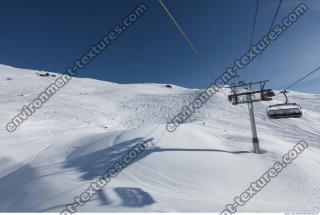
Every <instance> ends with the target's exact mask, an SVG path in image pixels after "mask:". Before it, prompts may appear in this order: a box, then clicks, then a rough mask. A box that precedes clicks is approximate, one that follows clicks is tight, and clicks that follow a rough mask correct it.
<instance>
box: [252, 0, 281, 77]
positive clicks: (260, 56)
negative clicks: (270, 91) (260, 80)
mask: <svg viewBox="0 0 320 215" xmlns="http://www.w3.org/2000/svg"><path fill="white" fill-rule="evenodd" d="M282 1H283V0H280V2H279V4H278V7H277V10H276V13H275V14H274V16H273V19H272V23H271V26H270V29H269V32H268V33H270V32H271V30H272V29H273V25H274V23H275V21H276V18H277V16H278V13H279V10H280V7H281V4H282ZM263 53H264V52H262V53H261V54H260V55H259V57H258V60H257V63H256V66H255V69H254V70H253V73H252V76H251V81H252V80H253V78H254V76H255V74H256V72H257V70H258V67H259V64H260V61H261V58H262V55H263Z"/></svg>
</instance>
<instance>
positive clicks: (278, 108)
mask: <svg viewBox="0 0 320 215" xmlns="http://www.w3.org/2000/svg"><path fill="white" fill-rule="evenodd" d="M280 93H282V94H283V95H284V96H285V98H286V101H285V103H283V104H275V105H269V106H268V107H267V109H266V112H267V116H268V117H269V119H281V118H300V117H302V110H301V107H300V106H299V105H297V104H296V103H288V98H287V95H286V93H288V91H286V90H285V91H281V92H280Z"/></svg>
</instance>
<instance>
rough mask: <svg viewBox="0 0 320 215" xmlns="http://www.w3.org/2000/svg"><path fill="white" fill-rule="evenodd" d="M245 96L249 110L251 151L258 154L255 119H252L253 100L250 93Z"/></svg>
mask: <svg viewBox="0 0 320 215" xmlns="http://www.w3.org/2000/svg"><path fill="white" fill-rule="evenodd" d="M247 98H248V110H249V116H250V124H251V131H252V145H253V152H254V153H257V154H260V153H261V152H260V147H259V139H258V135H257V129H256V121H255V119H254V112H253V102H252V99H251V95H248V96H247Z"/></svg>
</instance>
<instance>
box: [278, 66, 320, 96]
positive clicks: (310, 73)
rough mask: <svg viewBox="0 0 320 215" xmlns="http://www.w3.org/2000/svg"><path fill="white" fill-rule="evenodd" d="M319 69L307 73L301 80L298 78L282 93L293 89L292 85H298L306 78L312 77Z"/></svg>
mask: <svg viewBox="0 0 320 215" xmlns="http://www.w3.org/2000/svg"><path fill="white" fill-rule="evenodd" d="M319 69H320V66H319V67H318V68H316V69H314V70H312V71H311V72H309V73H308V74H306V75H305V76H303V77H302V78H299V79H298V80H297V81H295V82H294V83H292V84H290V85H289V86H288V87H287V88H285V89H284V90H283V91H286V90H287V89H289V88H291V87H293V86H294V85H296V84H297V83H299V82H300V81H302V80H304V79H305V78H307V77H308V76H310V75H312V74H313V73H315V72H317V71H318V70H319Z"/></svg>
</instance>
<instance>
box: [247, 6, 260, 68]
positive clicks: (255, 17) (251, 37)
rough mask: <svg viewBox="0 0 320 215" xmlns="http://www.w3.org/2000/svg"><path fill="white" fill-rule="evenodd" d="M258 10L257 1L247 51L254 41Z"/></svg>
mask: <svg viewBox="0 0 320 215" xmlns="http://www.w3.org/2000/svg"><path fill="white" fill-rule="evenodd" d="M258 10H259V0H257V3H256V11H255V14H254V18H253V23H252V30H251V36H250V44H249V49H250V48H251V46H252V43H253V39H254V33H255V31H256V22H257V16H258ZM247 73H248V72H247V70H246V72H245V74H247Z"/></svg>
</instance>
